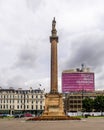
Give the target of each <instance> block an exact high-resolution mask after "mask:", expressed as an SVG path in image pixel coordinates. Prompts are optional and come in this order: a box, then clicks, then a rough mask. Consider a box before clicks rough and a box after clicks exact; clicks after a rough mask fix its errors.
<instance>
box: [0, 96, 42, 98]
mask: <svg viewBox="0 0 104 130" xmlns="http://www.w3.org/2000/svg"><path fill="white" fill-rule="evenodd" d="M43 97H44V96H43V95H0V98H43Z"/></svg>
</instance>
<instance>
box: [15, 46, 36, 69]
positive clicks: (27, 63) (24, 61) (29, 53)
mask: <svg viewBox="0 0 104 130" xmlns="http://www.w3.org/2000/svg"><path fill="white" fill-rule="evenodd" d="M37 50H38V49H37V47H36V46H35V45H31V44H30V45H29V44H25V45H23V46H22V48H21V49H20V54H19V56H18V60H17V62H16V64H15V66H16V67H19V68H28V69H32V68H34V67H36V60H37Z"/></svg>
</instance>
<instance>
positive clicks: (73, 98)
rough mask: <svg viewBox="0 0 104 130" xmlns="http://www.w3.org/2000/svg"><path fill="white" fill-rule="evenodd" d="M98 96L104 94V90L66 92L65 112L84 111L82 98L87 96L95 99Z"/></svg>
mask: <svg viewBox="0 0 104 130" xmlns="http://www.w3.org/2000/svg"><path fill="white" fill-rule="evenodd" d="M96 96H104V91H94V92H71V93H66V94H65V93H64V95H63V97H64V109H65V112H81V111H83V108H82V100H83V99H85V98H87V97H89V98H92V99H95V97H96Z"/></svg>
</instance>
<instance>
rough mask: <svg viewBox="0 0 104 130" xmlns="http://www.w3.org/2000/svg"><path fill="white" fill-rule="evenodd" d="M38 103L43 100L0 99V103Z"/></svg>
mask: <svg viewBox="0 0 104 130" xmlns="http://www.w3.org/2000/svg"><path fill="white" fill-rule="evenodd" d="M16 102H17V103H32V104H33V103H36V104H38V103H40V104H42V103H43V102H44V101H43V100H0V103H16Z"/></svg>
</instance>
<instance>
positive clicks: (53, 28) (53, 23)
mask: <svg viewBox="0 0 104 130" xmlns="http://www.w3.org/2000/svg"><path fill="white" fill-rule="evenodd" d="M55 26H56V21H55V17H54V19H53V21H52V30H56V29H55Z"/></svg>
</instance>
